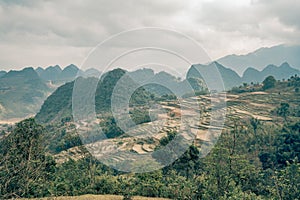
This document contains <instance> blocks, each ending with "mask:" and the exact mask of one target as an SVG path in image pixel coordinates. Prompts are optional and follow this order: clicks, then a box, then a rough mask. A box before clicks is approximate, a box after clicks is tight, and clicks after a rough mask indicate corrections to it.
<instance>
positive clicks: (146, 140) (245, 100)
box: [55, 90, 300, 162]
mask: <svg viewBox="0 0 300 200" xmlns="http://www.w3.org/2000/svg"><path fill="white" fill-rule="evenodd" d="M219 97H221V98H220V99H221V101H224V102H223V103H222V106H215V105H213V104H214V103H215V102H218V100H216V99H213V98H214V97H212V96H210V95H201V96H197V97H190V98H185V99H182V100H180V101H178V100H177V101H175V100H174V101H164V102H160V103H159V105H158V106H157V107H156V108H151V109H152V110H150V112H156V111H157V110H158V111H157V118H156V119H155V120H153V121H151V122H148V123H143V124H140V125H139V126H137V127H134V128H133V129H130V130H128V131H127V132H126V133H125V134H124V135H122V136H120V137H117V138H111V139H105V140H100V141H97V142H94V143H90V144H86V145H85V147H86V148H87V149H88V150H89V151H92V152H93V154H94V155H96V157H97V155H98V156H99V157H101V156H103V155H105V154H108V155H109V152H118V153H117V154H115V157H114V158H113V159H115V160H116V162H119V161H120V160H126V159H128V152H129V153H130V155H132V154H136V155H147V154H151V153H153V152H154V151H155V150H156V149H157V148H158V146H159V145H160V140H161V139H162V138H164V137H167V136H168V133H170V132H178V133H180V134H181V136H182V137H183V138H185V139H186V141H188V142H191V144H195V145H197V146H199V148H200V149H201V144H203V143H207V144H209V143H211V142H213V141H214V140H215V139H216V138H217V137H218V134H219V132H221V131H222V132H224V131H226V130H230V129H231V128H232V127H233V126H234V123H235V122H236V121H239V122H243V121H246V120H247V119H250V118H256V119H258V120H260V121H264V122H265V123H272V124H274V125H276V124H278V122H279V121H281V122H282V121H283V118H282V117H279V116H277V115H276V114H274V112H272V111H274V109H275V108H277V107H278V106H279V105H280V103H282V102H285V101H286V99H288V103H289V104H290V105H291V107H293V106H297V105H300V100H299V98H298V95H297V94H295V93H294V92H293V91H289V90H286V91H285V90H281V91H278V90H270V91H268V92H262V91H260V92H246V93H241V94H232V93H227V94H226V93H221V94H219ZM158 108H159V109H158ZM156 109H157V110H156ZM162 110H163V112H161V111H162ZM223 115H224V116H223ZM219 118H220V120H218V119H219ZM100 120H101V119H100ZM223 120H224V123H223ZM80 128H82V129H86V130H89V126H88V125H87V124H84V125H82V126H81V127H80ZM83 149H84V148H79V147H74V148H70V149H68V150H66V151H63V152H61V153H59V154H57V155H55V157H56V159H57V160H58V161H59V162H64V160H66V159H68V158H69V157H71V158H75V159H76V158H77V159H79V158H80V157H82V154H83V152H86V151H84V150H83ZM79 155H80V156H79ZM133 160H134V158H133Z"/></svg>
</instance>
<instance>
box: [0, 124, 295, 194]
mask: <svg viewBox="0 0 300 200" xmlns="http://www.w3.org/2000/svg"><path fill="white" fill-rule="evenodd" d="M299 131H300V124H299V122H298V123H289V122H286V124H285V125H284V126H283V127H275V126H271V125H267V124H264V123H262V122H260V121H259V120H257V119H252V120H250V121H249V122H247V123H243V124H241V123H238V122H236V123H235V126H234V129H232V130H230V131H227V132H225V133H224V134H222V136H221V137H220V139H219V141H218V143H217V145H216V146H215V147H214V149H213V150H212V151H211V152H210V154H209V155H208V156H206V157H205V158H201V157H200V156H199V155H200V154H199V149H198V148H197V147H195V146H191V147H190V148H189V150H188V151H187V152H186V153H185V154H184V155H183V156H181V157H180V158H179V159H178V160H176V161H175V162H174V163H173V164H172V165H170V166H167V167H165V168H163V169H161V170H157V171H154V172H149V173H143V174H132V173H120V172H117V171H114V170H113V169H110V168H108V167H107V166H104V165H103V164H101V163H100V162H98V161H97V160H95V159H94V158H93V157H91V156H90V157H86V158H84V159H81V160H78V161H74V160H69V161H67V162H65V163H63V164H57V163H55V161H54V159H53V158H52V157H51V156H50V155H48V153H47V152H45V148H44V146H45V145H44V134H43V133H44V132H45V130H44V129H43V127H41V126H40V125H38V124H36V123H35V121H34V120H33V119H28V120H25V121H22V122H20V123H19V124H17V125H16V127H15V128H14V129H13V130H12V132H11V134H10V135H9V136H7V137H6V138H5V139H4V140H2V141H1V145H0V148H1V149H0V150H1V154H0V196H1V198H16V197H42V196H60V195H81V194H87V193H90V194H119V195H124V196H126V197H127V198H128V197H130V196H133V195H141V196H149V197H166V198H172V199H297V198H298V197H299V196H300V191H299V188H300V163H299V160H300V149H299V146H300V134H299ZM175 134H176V133H170V134H168V137H166V138H164V139H162V140H161V145H166V144H167V143H168V142H169V141H170V140H172V138H173V137H174V135H175Z"/></svg>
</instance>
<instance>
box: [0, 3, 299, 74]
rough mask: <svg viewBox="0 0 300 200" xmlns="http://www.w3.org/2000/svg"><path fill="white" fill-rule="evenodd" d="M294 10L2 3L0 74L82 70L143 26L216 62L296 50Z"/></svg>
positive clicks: (280, 6) (293, 6) (289, 6)
mask: <svg viewBox="0 0 300 200" xmlns="http://www.w3.org/2000/svg"><path fill="white" fill-rule="evenodd" d="M299 9H300V4H299V3H298V2H297V0H274V1H269V0H252V1H250V0H241V1H235V0H227V1H223V0H203V1H198V0H188V1H181V0H164V1H161V0H152V1H149V0H138V1H134V0H127V1H124V0H114V1H108V0H99V1H93V0H72V1H71V0H65V1H59V0H51V1H50V0H43V1H30V0H23V1H21V0H0V68H1V69H10V68H21V67H24V66H34V67H37V66H44V67H45V66H47V65H51V64H60V65H62V66H65V65H68V64H70V63H75V64H77V65H79V64H80V63H81V62H82V60H83V59H84V58H85V56H86V55H87V53H88V52H89V50H91V49H92V48H93V47H94V46H95V45H97V44H98V43H99V42H101V41H103V40H104V39H106V38H107V37H109V36H111V35H113V34H116V33H118V32H121V31H125V30H128V29H133V28H138V27H147V26H155V27H165V28H170V29H175V30H178V31H181V32H183V33H184V34H187V35H189V36H191V37H193V38H195V39H196V40H197V41H198V42H199V43H200V44H201V45H202V46H203V47H204V48H205V49H206V50H207V52H208V54H209V55H210V56H211V57H212V58H213V59H215V58H218V57H221V56H224V55H226V54H232V53H238V54H240V53H247V52H249V51H252V50H255V49H257V48H259V47H262V46H272V45H277V44H281V43H288V44H298V43H300V41H299V37H298V36H299V32H300V22H299V20H298V19H299V18H300V14H299V12H298V11H299ZM145 40H147V38H145ZM172 42H173V41H172ZM116 45H122V44H116Z"/></svg>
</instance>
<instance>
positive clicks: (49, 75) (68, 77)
mask: <svg viewBox="0 0 300 200" xmlns="http://www.w3.org/2000/svg"><path fill="white" fill-rule="evenodd" d="M35 71H36V72H37V73H38V75H39V76H40V77H41V79H43V80H45V81H52V82H53V83H58V84H59V83H66V82H70V81H73V80H74V79H75V78H76V76H83V77H99V76H100V74H101V73H100V72H99V71H98V70H97V69H94V68H90V69H87V70H85V71H82V70H80V69H79V68H78V67H77V66H76V65H74V64H70V65H68V66H66V67H65V68H64V69H61V67H60V66H59V65H55V66H49V67H47V68H46V69H43V68H41V67H38V68H37V69H36V70H35Z"/></svg>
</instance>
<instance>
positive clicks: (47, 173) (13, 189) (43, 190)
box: [0, 119, 55, 198]
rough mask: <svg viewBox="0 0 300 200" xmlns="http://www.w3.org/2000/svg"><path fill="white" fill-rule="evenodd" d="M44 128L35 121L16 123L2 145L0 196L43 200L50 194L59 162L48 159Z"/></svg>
mask: <svg viewBox="0 0 300 200" xmlns="http://www.w3.org/2000/svg"><path fill="white" fill-rule="evenodd" d="M42 132H43V128H42V127H41V126H40V125H37V124H36V123H35V121H34V119H26V120H24V121H21V122H20V123H18V124H16V127H15V128H14V130H13V131H12V133H11V134H10V135H9V136H7V137H6V138H5V139H4V140H3V141H1V144H0V152H1V154H0V177H1V178H0V197H2V198H15V197H40V196H45V195H46V194H48V195H49V193H48V186H47V180H49V179H50V178H51V172H53V171H54V166H55V162H54V160H53V159H51V158H50V157H47V156H46V155H45V152H44V146H43V142H42Z"/></svg>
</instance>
